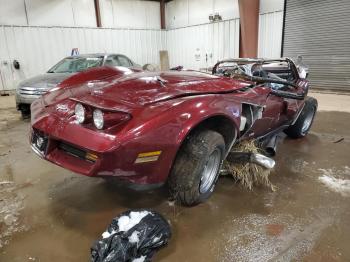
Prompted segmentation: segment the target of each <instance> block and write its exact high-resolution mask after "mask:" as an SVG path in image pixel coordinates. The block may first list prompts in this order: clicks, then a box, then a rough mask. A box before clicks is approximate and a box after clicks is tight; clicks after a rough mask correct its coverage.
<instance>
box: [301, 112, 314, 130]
mask: <svg viewBox="0 0 350 262" xmlns="http://www.w3.org/2000/svg"><path fill="white" fill-rule="evenodd" d="M314 112H315V110H313V111H312V112H310V113H309V114H308V115H307V116H306V118H305V120H304V123H303V127H302V128H301V132H302V133H303V134H305V133H306V132H307V131H308V130H309V128H310V126H311V123H312V119H313V118H314Z"/></svg>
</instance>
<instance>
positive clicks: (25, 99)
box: [16, 91, 41, 110]
mask: <svg viewBox="0 0 350 262" xmlns="http://www.w3.org/2000/svg"><path fill="white" fill-rule="evenodd" d="M40 97H41V95H22V94H19V93H18V92H17V91H16V107H17V109H18V110H20V106H21V105H28V106H30V105H31V104H32V103H33V102H34V100H36V99H38V98H40Z"/></svg>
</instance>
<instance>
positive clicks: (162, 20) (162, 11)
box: [160, 0, 166, 29]
mask: <svg viewBox="0 0 350 262" xmlns="http://www.w3.org/2000/svg"><path fill="white" fill-rule="evenodd" d="M165 27H166V26H165V0H160V28H161V29H165Z"/></svg>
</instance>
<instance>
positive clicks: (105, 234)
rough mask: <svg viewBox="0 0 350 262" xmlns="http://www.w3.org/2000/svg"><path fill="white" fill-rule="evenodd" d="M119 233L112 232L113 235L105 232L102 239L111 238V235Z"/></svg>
mask: <svg viewBox="0 0 350 262" xmlns="http://www.w3.org/2000/svg"><path fill="white" fill-rule="evenodd" d="M115 233H117V232H116V231H112V232H111V233H109V232H108V231H105V232H103V233H102V238H109V237H110V236H111V235H113V234H115Z"/></svg>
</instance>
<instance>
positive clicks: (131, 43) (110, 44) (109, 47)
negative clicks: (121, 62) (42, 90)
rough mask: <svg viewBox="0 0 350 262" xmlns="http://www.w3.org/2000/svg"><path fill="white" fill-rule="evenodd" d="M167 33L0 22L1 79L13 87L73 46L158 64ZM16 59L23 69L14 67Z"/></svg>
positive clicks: (53, 62) (50, 64)
mask: <svg viewBox="0 0 350 262" xmlns="http://www.w3.org/2000/svg"><path fill="white" fill-rule="evenodd" d="M165 34H166V32H165V31H161V30H137V29H107V28H104V29H101V28H99V29H97V28H74V27H71V28H69V27H28V26H0V73H1V77H0V82H1V85H2V88H3V89H14V88H15V86H16V83H17V82H18V81H20V80H21V79H24V78H28V77H31V76H34V75H36V74H40V73H44V72H46V71H47V70H48V69H49V68H50V67H51V66H53V65H54V64H55V63H57V62H58V61H59V60H61V59H62V58H63V57H65V56H68V55H70V53H71V50H72V48H74V47H77V48H79V51H80V53H94V52H114V53H122V54H125V55H127V56H129V57H130V58H131V59H132V60H134V61H135V62H137V63H139V64H141V65H143V64H145V63H156V64H159V50H163V49H164V48H165V37H166V35H165ZM14 59H16V60H18V61H19V62H20V63H21V70H19V71H18V70H14V69H13V67H12V61H13V60H14ZM0 87H1V86H0Z"/></svg>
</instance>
